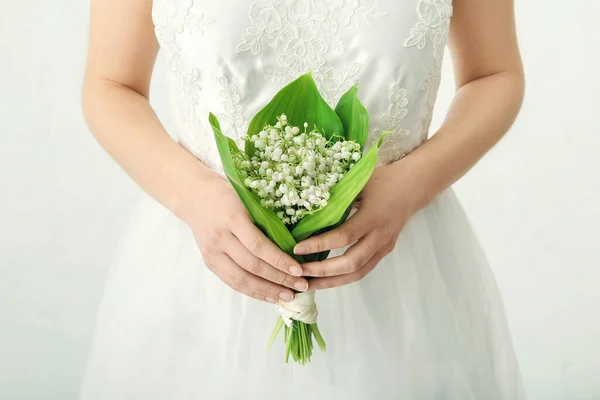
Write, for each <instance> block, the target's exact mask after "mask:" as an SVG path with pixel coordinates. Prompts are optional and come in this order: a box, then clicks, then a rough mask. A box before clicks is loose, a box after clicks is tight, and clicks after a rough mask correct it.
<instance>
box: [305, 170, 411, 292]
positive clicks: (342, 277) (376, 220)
mask: <svg viewBox="0 0 600 400" xmlns="http://www.w3.org/2000/svg"><path fill="white" fill-rule="evenodd" d="M400 163H401V162H397V163H395V164H391V165H389V166H384V167H379V168H377V169H375V172H374V173H373V175H372V176H371V178H370V180H369V182H368V183H367V185H366V186H365V188H364V189H363V191H362V192H361V194H360V195H359V197H358V201H357V206H358V210H357V211H356V213H355V214H354V215H353V216H352V217H350V218H349V219H348V220H347V221H346V222H345V223H343V224H342V225H341V226H339V227H338V228H336V229H333V230H331V231H329V232H326V233H324V234H322V235H318V236H315V237H312V238H309V239H306V240H304V241H302V242H300V243H298V244H297V245H296V247H295V249H294V252H295V253H296V254H299V255H303V254H312V253H318V252H322V251H326V250H333V249H339V248H344V247H346V246H349V245H351V244H353V243H354V244H353V245H352V246H351V247H350V248H348V249H347V250H346V252H345V253H344V254H343V255H341V256H339V257H332V258H329V259H327V260H324V261H317V262H310V263H306V264H303V265H302V271H303V275H304V276H310V277H313V278H312V279H309V290H321V289H329V288H334V287H338V286H343V285H347V284H349V283H352V282H356V281H358V280H360V279H362V278H364V277H365V276H366V275H367V274H368V273H369V272H371V271H372V270H373V269H374V268H375V267H376V266H377V264H378V263H379V261H381V259H382V258H383V257H385V256H386V255H387V254H389V253H390V252H391V251H392V250H393V249H394V246H395V244H396V239H397V238H398V235H399V234H400V232H401V230H402V228H403V227H404V225H405V224H406V222H407V221H408V219H409V218H410V217H411V216H412V215H413V214H414V212H416V210H417V209H419V207H418V206H417V204H418V203H419V201H418V200H417V199H416V197H417V196H416V193H418V192H419V190H418V188H415V187H411V184H410V183H409V181H410V180H411V179H403V178H402V176H403V175H406V171H403V170H404V168H403V166H401V165H399V164H400ZM405 183H406V184H405ZM355 242H356V243H355Z"/></svg>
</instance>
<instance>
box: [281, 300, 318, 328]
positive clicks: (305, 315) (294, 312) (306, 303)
mask: <svg viewBox="0 0 600 400" xmlns="http://www.w3.org/2000/svg"><path fill="white" fill-rule="evenodd" d="M278 310H279V314H280V315H281V319H283V322H284V323H285V324H286V325H287V326H288V327H291V326H292V320H296V321H300V322H304V323H305V324H309V325H310V324H314V323H315V322H317V317H318V316H319V311H318V310H317V304H316V303H315V292H304V293H296V297H295V298H294V300H292V301H290V302H285V301H281V300H280V301H279V307H278Z"/></svg>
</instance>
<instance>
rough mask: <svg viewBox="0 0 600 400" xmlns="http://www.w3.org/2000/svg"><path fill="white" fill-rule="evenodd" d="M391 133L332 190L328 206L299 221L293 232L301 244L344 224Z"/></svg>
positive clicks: (375, 145) (377, 143)
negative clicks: (320, 232)
mask: <svg viewBox="0 0 600 400" xmlns="http://www.w3.org/2000/svg"><path fill="white" fill-rule="evenodd" d="M388 133H389V132H384V133H383V134H382V135H381V137H380V138H379V140H378V141H377V142H376V143H375V144H374V145H373V146H372V147H371V148H370V149H369V151H368V152H367V153H366V154H365V155H363V157H362V158H361V159H360V160H359V161H358V162H357V163H356V165H355V166H354V167H353V168H352V169H351V170H350V171H348V172H347V173H346V175H344V177H343V178H342V180H341V181H339V182H338V183H337V185H335V186H334V187H333V189H331V197H330V198H329V201H328V203H327V205H326V206H325V207H323V208H322V209H320V210H318V211H317V212H315V213H313V214H309V215H307V216H305V217H304V218H302V219H301V220H300V222H298V225H296V226H295V227H294V229H293V230H292V235H293V236H294V239H295V240H296V241H297V242H300V241H302V240H305V239H307V238H309V237H310V236H312V235H313V234H315V233H317V232H319V231H323V230H324V229H325V228H327V227H331V226H334V225H336V224H340V223H342V222H343V221H344V217H347V215H348V214H347V213H348V209H349V207H351V206H352V204H353V203H354V200H355V199H356V197H357V196H358V194H359V193H360V192H361V190H362V189H363V187H364V186H365V185H366V184H367V182H368V181H369V178H370V177H371V174H372V173H373V171H374V170H375V166H376V164H377V150H378V149H379V147H380V146H381V143H382V142H383V138H384V137H385V136H386V135H387V134H388Z"/></svg>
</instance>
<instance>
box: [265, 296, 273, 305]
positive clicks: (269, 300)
mask: <svg viewBox="0 0 600 400" xmlns="http://www.w3.org/2000/svg"><path fill="white" fill-rule="evenodd" d="M265 300H267V301H268V302H269V303H273V304H275V299H272V298H270V297H265Z"/></svg>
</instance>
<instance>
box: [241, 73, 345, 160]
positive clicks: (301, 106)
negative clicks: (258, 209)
mask: <svg viewBox="0 0 600 400" xmlns="http://www.w3.org/2000/svg"><path fill="white" fill-rule="evenodd" d="M281 114H285V115H286V116H287V117H288V122H289V123H290V124H291V125H292V126H298V127H300V128H301V127H303V126H304V123H305V122H308V126H309V129H312V128H313V126H315V125H316V126H317V127H318V128H319V129H320V130H321V131H322V133H323V134H324V136H325V137H327V138H328V139H329V138H331V136H332V134H334V133H337V134H339V135H343V134H344V126H343V124H342V121H341V120H340V118H339V117H338V115H337V114H336V113H335V111H333V109H332V108H331V107H329V104H327V102H326V101H325V100H323V98H322V97H321V95H320V93H319V89H318V88H317V85H316V84H315V81H314V79H313V77H312V74H311V73H310V72H309V73H307V74H304V75H301V76H300V77H299V78H298V79H296V80H294V81H293V82H291V83H289V84H288V85H286V86H285V87H284V88H283V89H281V90H280V91H279V92H278V93H277V94H276V95H275V97H273V100H271V102H270V103H269V104H267V105H266V106H265V108H263V109H262V110H261V111H260V112H259V113H258V114H256V116H255V117H254V118H252V121H250V126H249V127H248V136H253V135H255V134H257V133H258V132H260V131H261V130H262V129H263V128H264V127H265V125H267V124H270V125H274V124H275V123H276V122H277V117H279V116H281ZM245 151H246V154H248V155H249V156H252V155H253V154H254V144H253V143H252V142H250V141H247V142H246V145H245Z"/></svg>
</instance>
